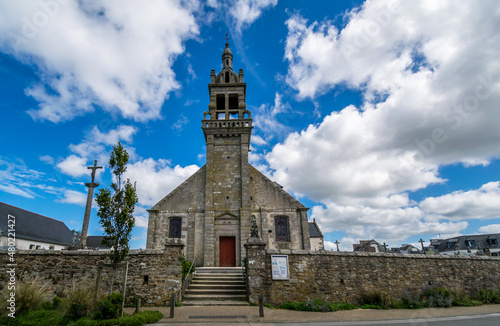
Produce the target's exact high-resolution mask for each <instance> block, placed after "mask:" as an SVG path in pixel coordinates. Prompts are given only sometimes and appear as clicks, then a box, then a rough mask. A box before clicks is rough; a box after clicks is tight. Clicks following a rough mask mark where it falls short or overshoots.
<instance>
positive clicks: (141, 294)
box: [0, 245, 183, 305]
mask: <svg viewBox="0 0 500 326" xmlns="http://www.w3.org/2000/svg"><path fill="white" fill-rule="evenodd" d="M182 248H183V245H173V246H167V247H166V248H165V250H131V251H130V253H129V256H128V257H127V260H128V261H129V269H128V277H127V291H126V299H127V302H129V303H130V302H135V300H136V298H141V301H142V304H143V305H165V304H167V303H169V302H170V297H171V294H172V293H176V294H177V297H179V295H180V291H181V278H182V266H181V262H180V261H179V259H178V258H179V257H180V256H182ZM8 258H9V256H8V255H7V250H0V260H1V265H0V279H2V280H8V279H9V277H8V275H7V270H8V267H7V264H8V263H9V262H8ZM14 258H15V262H16V263H17V266H16V271H15V272H16V280H17V282H23V281H24V282H29V281H32V280H35V279H36V281H37V282H40V283H43V284H46V285H47V286H48V287H49V291H50V293H53V294H54V295H59V296H61V295H63V294H65V293H67V292H69V291H70V290H71V289H72V288H78V287H90V288H92V289H93V288H95V285H96V277H97V271H98V263H104V264H109V263H110V259H109V253H107V252H103V251H66V250H63V251H47V250H18V251H16V253H15V255H14ZM111 272H112V268H109V267H108V268H107V267H105V268H103V270H102V274H101V275H102V276H101V286H100V288H101V290H102V291H103V292H104V293H107V292H108V290H109V283H110V281H111V280H110V279H111ZM122 275H123V272H122V270H117V273H116V276H115V278H116V283H115V291H121V284H122V277H123V276H122ZM2 282H6V281H2ZM3 286H5V284H2V287H3Z"/></svg>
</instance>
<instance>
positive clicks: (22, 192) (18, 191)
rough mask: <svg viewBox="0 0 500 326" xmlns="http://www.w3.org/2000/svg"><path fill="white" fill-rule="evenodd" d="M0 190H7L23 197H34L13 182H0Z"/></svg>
mask: <svg viewBox="0 0 500 326" xmlns="http://www.w3.org/2000/svg"><path fill="white" fill-rule="evenodd" d="M0 190H2V191H5V192H8V193H9V194H13V195H17V196H21V197H25V198H35V196H33V195H32V194H30V193H29V192H28V191H25V190H23V189H21V188H19V187H17V186H15V185H13V184H0Z"/></svg>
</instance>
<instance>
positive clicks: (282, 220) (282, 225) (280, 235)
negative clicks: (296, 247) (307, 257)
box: [274, 216, 290, 242]
mask: <svg viewBox="0 0 500 326" xmlns="http://www.w3.org/2000/svg"><path fill="white" fill-rule="evenodd" d="M274 228H275V230H276V241H279V242H289V241H290V232H289V229H288V217H287V216H277V217H275V218H274Z"/></svg>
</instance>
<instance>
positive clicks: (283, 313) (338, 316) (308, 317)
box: [125, 305, 500, 326]
mask: <svg viewBox="0 0 500 326" xmlns="http://www.w3.org/2000/svg"><path fill="white" fill-rule="evenodd" d="M142 309H144V310H158V311H160V312H161V313H163V315H164V318H163V319H162V320H161V321H160V322H159V323H157V324H154V325H158V326H159V325H168V326H174V325H175V324H183V323H189V324H191V326H194V325H206V324H217V325H223V324H227V325H234V324H237V323H244V324H248V323H259V324H261V323H266V324H269V323H271V324H272V323H279V322H302V323H303V322H326V321H329V322H333V321H368V320H385V319H421V318H427V317H446V316H466V315H480V314H491V313H500V305H483V306H479V307H451V308H426V309H415V310H409V309H391V310H371V309H356V310H344V311H336V312H303V311H291V310H282V309H268V308H264V317H262V318H260V317H259V307H258V306H243V307H241V306H236V307H223V306H209V307H200V306H184V307H175V311H174V318H169V316H170V307H144V308H142ZM133 311H134V308H126V309H125V312H127V313H132V312H133ZM499 325H500V322H499Z"/></svg>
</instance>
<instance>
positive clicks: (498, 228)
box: [479, 224, 500, 233]
mask: <svg viewBox="0 0 500 326" xmlns="http://www.w3.org/2000/svg"><path fill="white" fill-rule="evenodd" d="M479 232H481V233H500V224H490V225H485V226H482V227H480V228H479Z"/></svg>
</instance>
